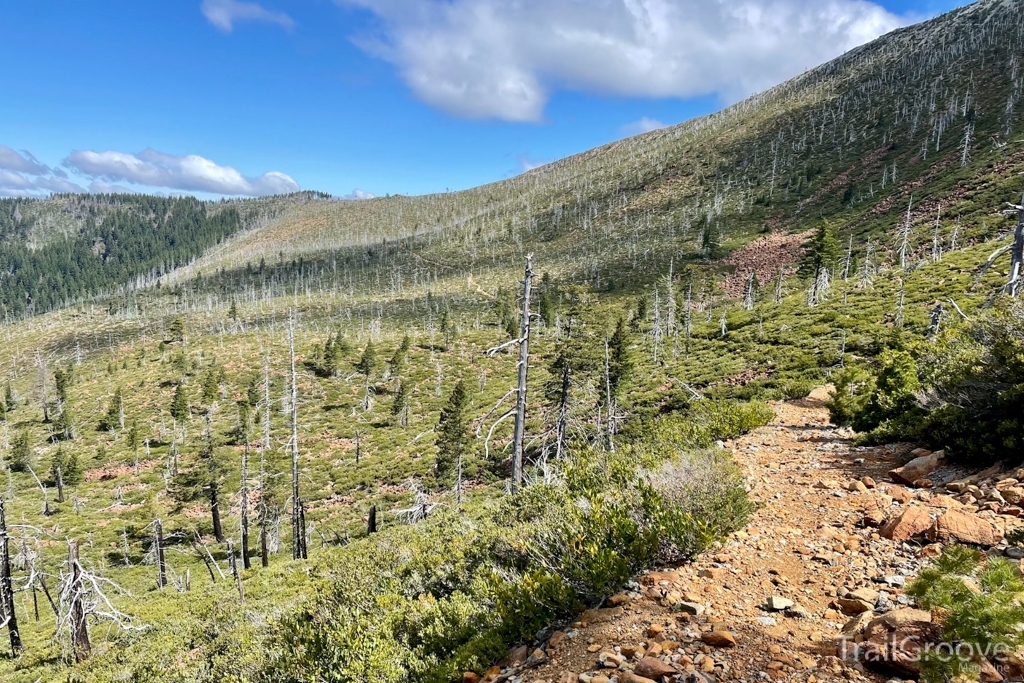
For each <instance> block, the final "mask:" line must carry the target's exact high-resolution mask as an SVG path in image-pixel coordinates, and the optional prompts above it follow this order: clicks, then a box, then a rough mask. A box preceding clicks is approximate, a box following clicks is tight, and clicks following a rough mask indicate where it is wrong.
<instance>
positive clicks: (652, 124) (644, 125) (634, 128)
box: [621, 116, 668, 136]
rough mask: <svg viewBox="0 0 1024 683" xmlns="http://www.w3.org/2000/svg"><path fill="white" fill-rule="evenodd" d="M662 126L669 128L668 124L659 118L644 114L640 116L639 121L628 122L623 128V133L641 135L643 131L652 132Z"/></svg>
mask: <svg viewBox="0 0 1024 683" xmlns="http://www.w3.org/2000/svg"><path fill="white" fill-rule="evenodd" d="M662 128H668V124H667V123H662V122H661V121H659V120H658V119H652V118H649V117H647V116H644V117H642V118H640V120H639V121H633V122H632V123H627V124H626V125H624V126H623V127H622V129H621V130H622V134H623V135H626V136H630V135H640V134H641V133H650V132H651V131H652V130H660V129H662Z"/></svg>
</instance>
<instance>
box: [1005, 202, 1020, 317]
mask: <svg viewBox="0 0 1024 683" xmlns="http://www.w3.org/2000/svg"><path fill="white" fill-rule="evenodd" d="M1008 205H1009V207H1010V208H1009V209H1007V210H1006V213H1008V214H1013V213H1014V212H1016V213H1017V229H1016V230H1014V232H1013V246H1012V247H1010V277H1009V281H1008V282H1007V283H1006V292H1007V293H1008V294H1009V295H1010V296H1012V297H1016V296H1017V293H1018V292H1019V291H1020V289H1021V267H1022V265H1024V196H1022V198H1021V203H1020V204H1008Z"/></svg>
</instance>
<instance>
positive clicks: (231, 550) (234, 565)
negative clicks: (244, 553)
mask: <svg viewBox="0 0 1024 683" xmlns="http://www.w3.org/2000/svg"><path fill="white" fill-rule="evenodd" d="M228 564H229V565H230V566H231V576H232V578H234V580H235V587H236V588H238V597H239V599H240V600H241V602H242V604H243V605H244V604H245V589H244V588H242V575H241V574H239V573H238V560H236V559H235V544H234V543H232V542H231V541H228Z"/></svg>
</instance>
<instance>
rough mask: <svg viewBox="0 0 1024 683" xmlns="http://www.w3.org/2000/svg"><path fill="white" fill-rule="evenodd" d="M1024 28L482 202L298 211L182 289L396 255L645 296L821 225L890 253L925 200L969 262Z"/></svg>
mask: <svg viewBox="0 0 1024 683" xmlns="http://www.w3.org/2000/svg"><path fill="white" fill-rule="evenodd" d="M1022 18H1024V8H1022V4H1021V3H1019V2H1011V1H1003V0H983V1H982V2H979V3H977V4H974V5H971V6H968V7H965V8H963V9H960V10H956V11H954V12H951V13H949V14H947V15H943V16H941V17H938V18H936V19H933V20H931V21H928V22H925V23H923V24H919V25H916V26H911V27H908V28H905V29H900V30H898V31H895V32H893V33H891V34H889V35H886V36H883V37H882V38H879V39H877V40H876V41H873V42H872V43H870V44H868V45H865V46H863V47H861V48H858V49H856V50H853V51H851V52H849V53H847V54H846V55H844V56H842V57H840V58H838V59H836V60H834V61H832V62H829V63H828V64H825V65H823V66H821V67H818V68H816V69H812V70H810V71H808V72H807V73H805V74H803V75H801V76H799V77H797V78H795V79H793V80H791V81H789V82H787V83H784V84H782V85H780V86H778V87H776V88H773V89H771V90H769V91H768V92H766V93H763V94H759V95H756V96H754V97H751V98H749V99H748V100H745V101H743V102H741V103H739V104H736V105H734V106H732V107H729V108H727V109H725V110H723V111H722V112H719V113H716V114H713V115H710V116H707V117H703V118H700V119H696V120H693V121H689V122H686V123H683V124H680V125H678V126H675V127H672V128H668V129H664V130H659V131H654V132H652V133H647V134H644V135H641V136H638V137H635V138H630V139H627V140H623V141H619V142H616V143H613V144H610V145H606V146H604V147H601V148H598V149H595V150H592V151H590V152H586V153H584V154H580V155H576V156H573V157H570V158H567V159H563V160H561V161H557V162H554V163H552V164H549V165H547V166H544V167H541V168H538V169H535V170H533V171H530V172H528V173H526V174H524V175H522V176H519V177H516V178H513V179H510V180H505V181H500V182H497V183H492V184H490V185H485V186H482V187H479V188H475V189H473V190H467V191H465V192H458V193H452V194H444V195H432V196H425V197H411V198H409V197H392V198H382V199H375V200H372V201H369V202H360V203H347V202H326V203H319V204H316V205H308V206H301V207H296V208H295V209H294V210H293V211H291V212H288V213H286V214H284V215H282V216H281V217H280V218H279V219H278V220H276V221H274V222H272V223H271V224H270V225H268V226H267V227H266V228H263V229H261V230H258V231H253V232H250V233H247V234H246V235H244V236H240V237H238V238H235V239H233V240H231V241H229V242H228V243H226V244H225V245H223V246H222V248H219V249H218V250H217V251H216V252H214V253H211V254H208V255H207V256H206V257H204V258H203V259H201V260H200V261H199V262H197V264H196V265H195V267H193V268H188V269H186V270H184V271H182V272H179V273H176V274H174V275H173V276H172V277H171V281H174V282H181V281H182V280H183V278H187V277H188V276H190V275H192V274H194V273H195V272H197V271H199V272H211V271H213V270H214V269H227V270H231V269H233V268H239V267H242V266H244V265H245V264H250V265H255V264H256V263H258V261H259V257H260V256H262V255H266V254H274V255H275V256H278V257H279V258H283V259H285V260H289V259H295V258H297V257H300V256H301V257H302V258H303V259H304V260H305V261H306V262H308V261H311V260H312V261H316V260H318V259H324V258H329V259H336V258H338V256H339V254H343V253H347V252H349V251H355V250H360V249H364V248H366V247H372V246H375V245H376V246H379V245H380V244H381V243H382V242H383V241H385V240H389V241H398V242H399V244H400V245H408V249H411V250H415V251H416V252H417V253H418V254H419V255H420V256H421V257H423V258H424V259H425V258H427V256H428V255H429V256H432V257H434V259H433V260H434V261H436V262H439V263H446V264H447V266H446V267H445V268H443V269H442V270H443V271H444V272H445V274H447V275H453V276H458V277H466V276H468V275H478V274H479V273H480V271H483V270H486V269H488V268H491V267H504V266H511V265H514V264H516V263H517V262H518V260H519V259H520V258H521V256H522V255H523V254H524V253H525V252H526V251H530V250H534V251H537V252H538V253H543V254H545V255H546V256H550V258H547V259H546V261H547V262H548V263H551V262H552V261H556V262H557V264H558V269H559V270H561V271H563V272H565V273H566V274H571V275H572V276H573V277H575V278H579V279H585V280H588V281H590V282H591V283H593V284H598V285H601V283H602V281H603V282H604V285H605V286H606V285H607V283H608V280H610V279H612V280H614V279H615V278H614V277H613V276H611V273H614V274H616V276H618V277H627V278H628V279H629V280H630V281H636V280H637V279H640V280H642V279H644V277H645V273H651V272H655V271H657V270H659V269H664V268H665V267H666V266H667V263H668V261H669V260H670V259H675V260H676V261H677V262H679V261H680V260H684V261H699V260H700V259H701V257H705V256H708V255H709V249H710V250H711V251H716V252H717V251H718V249H717V248H716V247H719V246H723V247H733V246H737V245H738V244H741V243H743V242H745V241H747V240H749V239H750V238H751V237H752V236H753V235H755V234H757V233H759V232H762V231H765V230H775V229H781V230H786V231H800V230H803V229H806V228H807V227H811V226H813V225H814V224H815V223H816V222H817V220H818V219H819V217H821V216H828V217H829V218H830V219H832V220H835V221H838V222H840V223H841V224H842V225H843V227H844V232H845V233H848V234H854V235H855V236H856V240H855V241H856V244H855V247H856V248H857V249H858V250H861V251H862V250H863V249H864V247H865V245H864V240H865V239H866V238H867V237H874V238H875V240H876V241H877V240H878V239H883V243H882V245H881V247H882V248H883V249H885V248H888V247H890V246H891V245H890V243H889V239H887V238H891V234H892V232H893V229H894V228H895V226H896V225H897V223H898V222H899V221H900V220H902V217H903V215H904V213H905V211H906V209H907V205H908V204H909V203H910V200H911V196H912V195H913V194H915V193H916V194H917V195H918V197H919V198H920V197H923V196H925V195H927V197H928V202H927V203H926V204H924V205H921V203H920V202H914V203H913V206H912V207H911V212H910V220H911V223H912V227H913V229H914V230H915V231H917V230H927V229H928V227H930V225H931V223H932V222H933V221H934V219H935V216H936V212H937V208H938V206H939V204H942V205H944V206H945V207H946V209H945V210H944V212H943V214H944V216H945V217H947V219H946V220H947V222H946V223H944V224H943V236H944V238H945V239H946V240H947V241H948V239H949V237H951V234H952V230H953V228H952V226H951V225H949V223H948V217H950V216H951V215H952V214H953V212H954V211H955V212H956V213H957V214H959V215H960V218H961V221H960V224H959V228H958V235H957V238H958V241H959V243H960V244H961V245H962V244H964V243H967V242H970V241H976V240H984V239H988V238H991V237H992V236H994V235H995V234H996V232H997V231H998V229H999V228H998V227H997V226H994V225H993V224H992V220H991V218H990V214H989V211H990V210H991V209H994V208H996V207H998V205H999V201H1000V200H998V199H995V198H994V197H993V199H994V203H993V204H992V205H991V206H985V205H980V204H978V203H977V202H976V201H975V202H963V201H962V200H963V199H965V192H966V193H970V194H971V197H970V198H971V199H974V198H975V197H976V196H977V193H978V192H979V191H985V190H986V189H987V188H988V186H989V183H990V182H992V181H995V182H998V181H999V179H990V180H986V179H985V178H981V179H978V178H977V176H978V175H981V174H986V173H990V172H991V171H992V170H993V169H995V168H996V166H998V171H999V176H1000V178H1006V177H1008V176H1010V175H1011V174H1012V173H1013V172H1014V171H1015V170H1016V169H1017V167H1018V165H1019V163H1020V158H1019V144H1017V143H1015V142H1013V136H1012V134H1013V131H1014V130H1015V129H1017V128H1018V126H1019V122H1020V112H1019V111H1018V107H1017V104H1018V101H1019V98H1020V95H1021V78H1022V75H1021V73H1020V69H1019V68H1018V63H1019V60H1020V58H1021V56H1022V51H1024V46H1022V39H1021V34H1020V30H1019V26H1020V23H1021V19H1022ZM1000 189H1001V188H1000ZM986 196H988V195H987V193H986ZM954 204H956V206H955V207H954V206H952V205H954ZM843 237H844V241H845V237H846V234H844V235H843ZM928 237H930V235H928ZM917 244H918V246H919V250H920V251H921V253H924V252H926V251H927V250H928V249H929V248H930V244H928V240H926V239H925V236H924V235H922V236H920V237H919V239H918V240H917ZM876 247H877V245H876ZM711 255H713V254H711ZM455 264H458V265H455ZM386 267H387V269H389V270H391V271H393V270H394V269H396V268H397V269H398V270H399V271H404V275H405V276H406V277H404V279H405V280H406V281H411V280H412V279H413V277H414V276H415V273H416V272H417V271H423V270H424V264H423V262H422V261H420V260H418V259H411V258H402V257H397V256H396V257H394V258H391V259H389V260H388V261H387V266H386ZM552 267H554V266H552ZM384 268H385V266H384V265H383V264H380V265H379V266H378V269H377V271H376V272H371V271H369V270H368V271H367V272H366V273H365V274H364V276H363V279H370V278H373V279H377V278H379V276H380V274H381V272H382V271H383V269H384ZM438 268H440V267H438ZM433 274H434V275H435V276H436V275H437V273H436V272H435V273H433ZM421 276H422V274H421Z"/></svg>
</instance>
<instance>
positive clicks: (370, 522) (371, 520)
mask: <svg viewBox="0 0 1024 683" xmlns="http://www.w3.org/2000/svg"><path fill="white" fill-rule="evenodd" d="M375 533H377V506H376V505H371V506H370V514H369V516H368V517H367V520H366V535H367V536H369V535H370V534H375Z"/></svg>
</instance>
